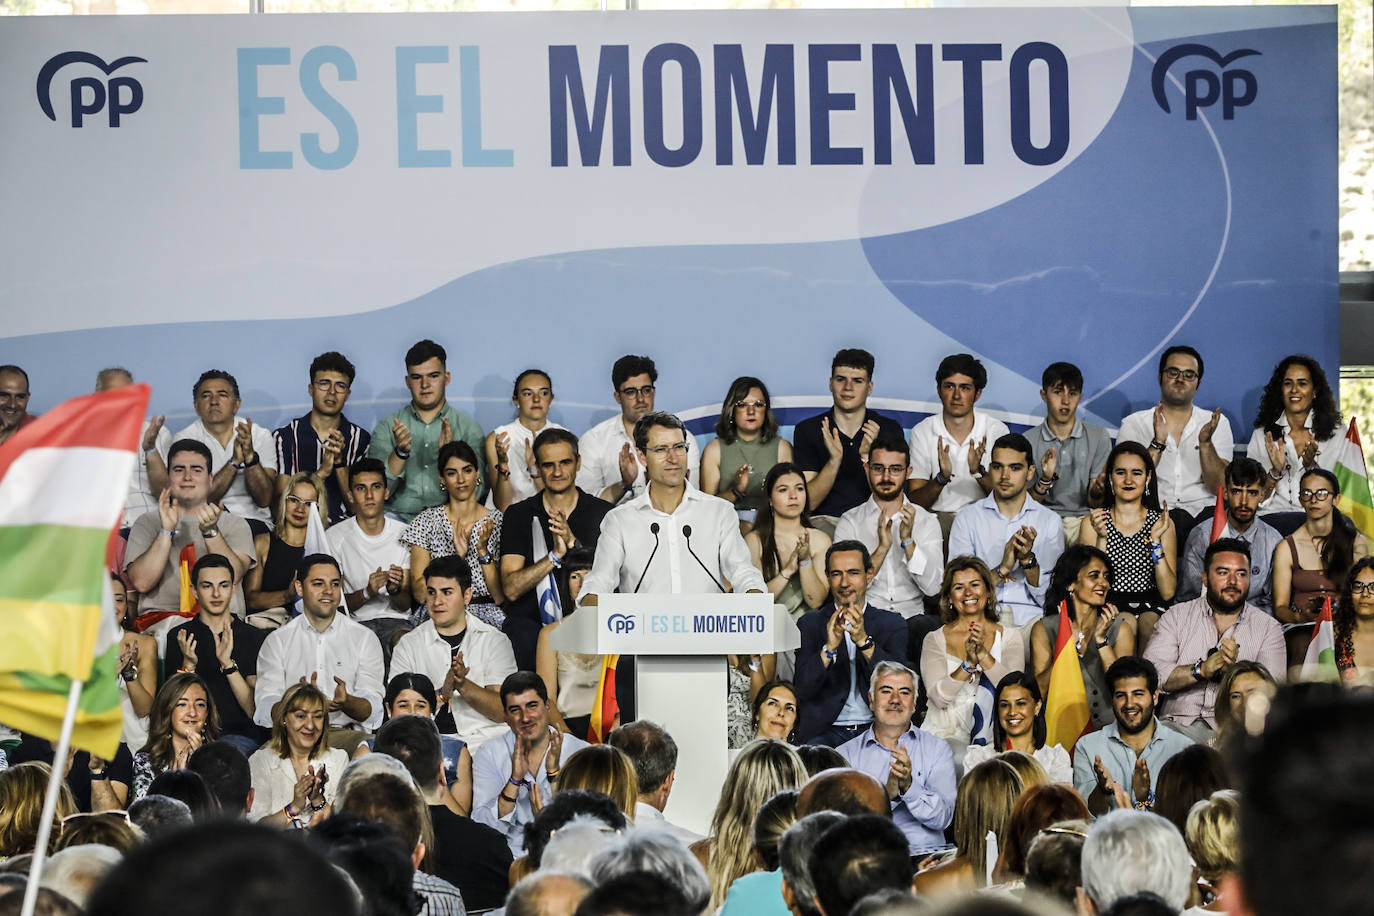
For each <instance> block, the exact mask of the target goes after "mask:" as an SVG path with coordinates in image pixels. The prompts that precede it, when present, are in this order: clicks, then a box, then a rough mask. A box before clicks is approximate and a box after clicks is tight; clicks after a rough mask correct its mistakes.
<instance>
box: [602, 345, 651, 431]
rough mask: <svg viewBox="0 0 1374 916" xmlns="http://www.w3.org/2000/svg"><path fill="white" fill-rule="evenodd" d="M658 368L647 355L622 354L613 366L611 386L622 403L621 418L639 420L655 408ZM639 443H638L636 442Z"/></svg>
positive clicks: (618, 401) (632, 420) (630, 420)
mask: <svg viewBox="0 0 1374 916" xmlns="http://www.w3.org/2000/svg"><path fill="white" fill-rule="evenodd" d="M657 381H658V369H656V368H655V367H654V361H653V360H652V359H650V358H649V357H647V356H622V357H620V359H618V360H616V361H615V365H613V366H611V387H612V389H613V390H614V391H615V395H614V397H615V402H616V403H617V404H619V405H620V416H621V419H623V420H625V421H626V422H629V423H635V422H637V421H638V420H639V419H640V418H641V417H643V416H644V415H645V414H648V413H650V412H652V411H653V409H654V384H655V383H656V382H657ZM636 445H637V443H636Z"/></svg>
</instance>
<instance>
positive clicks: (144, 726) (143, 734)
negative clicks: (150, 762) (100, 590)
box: [110, 572, 158, 747]
mask: <svg viewBox="0 0 1374 916" xmlns="http://www.w3.org/2000/svg"><path fill="white" fill-rule="evenodd" d="M110 591H111V593H112V595H113V598H114V612H115V620H116V621H118V625H119V669H118V673H119V708H120V710H121V711H122V712H123V714H124V732H123V741H124V743H125V744H126V745H128V746H130V747H142V746H143V742H145V741H147V740H148V713H149V712H151V711H152V708H153V694H155V693H157V678H158V663H157V640H156V639H153V637H151V636H145V635H144V634H142V633H140V632H138V628H137V627H135V626H134V622H133V616H132V614H131V613H130V611H131V608H130V607H129V592H128V589H126V588H125V586H124V580H123V579H121V578H120V577H119V574H118V573H114V572H112V573H110ZM139 661H142V662H143V666H142V667H139Z"/></svg>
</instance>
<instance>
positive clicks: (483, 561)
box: [477, 553, 496, 566]
mask: <svg viewBox="0 0 1374 916" xmlns="http://www.w3.org/2000/svg"><path fill="white" fill-rule="evenodd" d="M495 562H496V559H495V558H494V557H492V555H491V554H489V553H480V554H478V555H477V565H478V566H490V565H491V564H493V563H495Z"/></svg>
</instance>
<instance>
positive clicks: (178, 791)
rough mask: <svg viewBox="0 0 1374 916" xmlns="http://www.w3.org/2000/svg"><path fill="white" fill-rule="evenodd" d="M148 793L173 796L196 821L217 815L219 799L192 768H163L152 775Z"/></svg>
mask: <svg viewBox="0 0 1374 916" xmlns="http://www.w3.org/2000/svg"><path fill="white" fill-rule="evenodd" d="M148 794H149V795H161V796H163V797H164V798H175V799H177V800H178V801H183V802H185V803H186V807H187V808H190V809H191V817H192V818H194V819H195V820H197V821H204V820H213V819H215V818H217V817H218V816H219V800H218V799H216V798H215V795H214V793H213V792H211V791H210V787H209V786H208V785H206V784H205V780H204V779H201V778H200V774H199V773H196V772H194V771H192V770H164V771H163V772H161V773H159V774H157V776H155V777H153V781H152V783H151V784H150V785H149V786H148Z"/></svg>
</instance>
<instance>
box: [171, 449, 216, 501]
mask: <svg viewBox="0 0 1374 916" xmlns="http://www.w3.org/2000/svg"><path fill="white" fill-rule="evenodd" d="M213 466H214V459H213V458H212V457H211V456H210V448H209V447H208V446H207V445H206V444H205V443H204V442H201V441H199V440H196V439H178V440H177V441H175V442H173V443H172V445H171V447H170V448H169V449H168V451H167V477H168V487H169V488H170V489H171V491H172V496H173V497H174V498H175V499H176V501H177V508H178V509H180V510H181V511H182V513H183V514H185V513H186V512H188V511H190V510H194V509H195V508H197V507H198V506H200V505H202V504H204V502H205V500H206V499H207V498H208V497H209V495H210V468H211V467H213Z"/></svg>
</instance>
